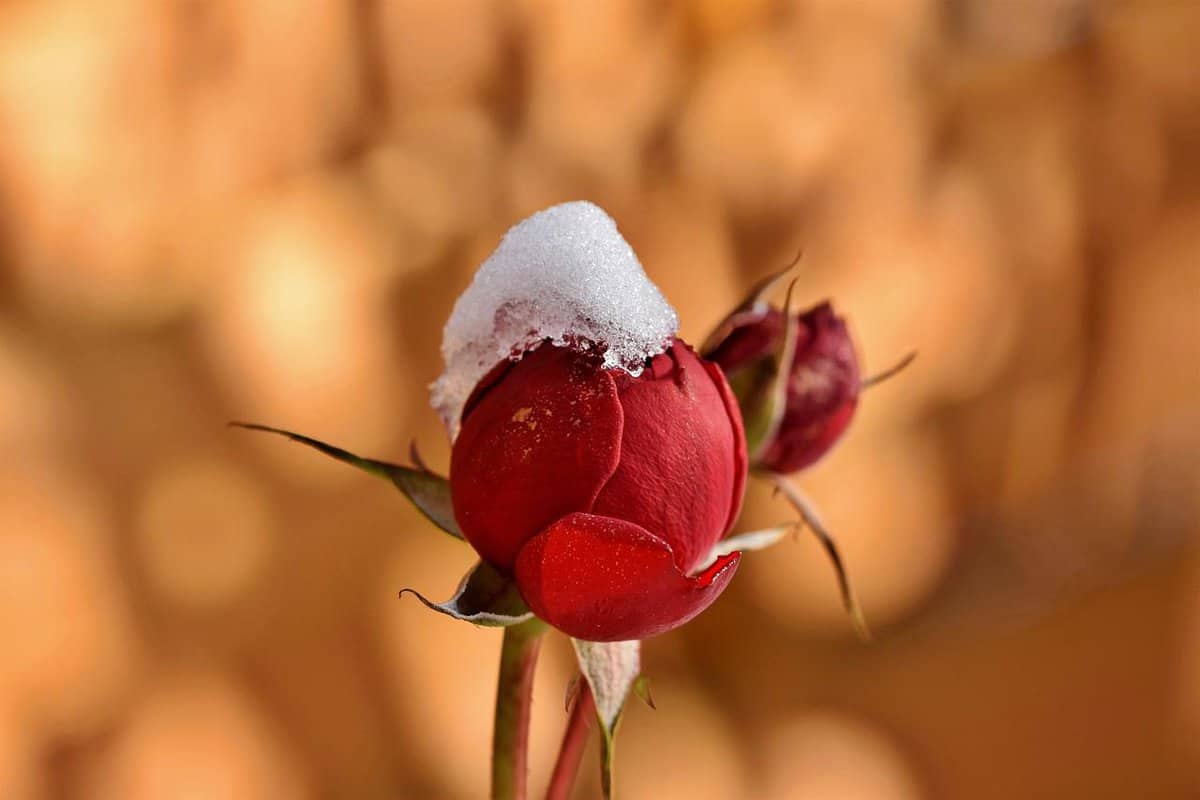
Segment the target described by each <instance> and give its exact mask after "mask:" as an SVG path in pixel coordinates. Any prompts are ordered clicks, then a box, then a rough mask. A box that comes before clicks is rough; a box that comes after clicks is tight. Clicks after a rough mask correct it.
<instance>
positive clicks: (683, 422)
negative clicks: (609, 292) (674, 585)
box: [590, 341, 745, 571]
mask: <svg viewBox="0 0 1200 800" xmlns="http://www.w3.org/2000/svg"><path fill="white" fill-rule="evenodd" d="M710 376H711V373H710V372H709V369H708V368H707V367H706V365H705V364H704V362H703V361H701V360H700V358H699V357H697V356H696V354H695V353H693V352H692V349H691V348H690V347H688V346H687V345H685V344H683V343H682V342H679V341H676V342H675V343H674V344H673V345H672V346H671V349H670V350H669V351H668V352H667V353H664V354H663V355H660V356H656V357H655V358H654V359H653V361H651V363H650V367H649V368H648V369H647V370H646V371H645V372H644V373H643V374H642V375H641V376H640V377H638V378H627V377H623V378H619V379H618V383H617V385H618V388H619V390H620V397H621V407H622V408H623V409H624V411H625V423H624V433H623V435H622V439H621V463H620V465H619V466H618V467H617V471H616V472H615V473H613V476H612V479H611V480H610V481H609V482H608V484H607V485H606V486H605V487H604V489H603V490H602V491H601V492H600V494H599V496H598V497H597V498H596V503H595V505H594V506H592V508H591V509H590V510H591V511H592V512H593V513H595V514H602V515H604V516H609V517H618V518H621V519H626V520H629V521H630V522H634V523H636V524H638V525H640V526H642V527H643V528H645V529H646V530H648V531H651V532H653V533H654V534H655V535H657V536H660V537H662V538H663V540H664V541H666V542H667V543H668V544H669V545H670V546H671V548H672V550H674V552H675V555H676V556H677V557H678V558H679V568H680V569H681V570H684V571H689V570H691V569H693V568H694V567H695V566H696V565H697V564H698V562H699V561H700V560H701V559H703V558H704V557H705V555H707V554H708V551H709V550H710V549H711V548H712V546H713V544H714V543H716V542H717V541H718V540H719V539H720V538H721V536H723V535H724V533H725V531H726V530H727V528H728V526H729V520H730V515H731V513H732V512H735V511H736V509H735V508H733V506H736V505H738V504H740V501H741V491H740V489H741V482H742V481H743V480H744V478H745V474H744V473H745V458H744V453H743V454H742V458H741V460H740V461H739V457H738V453H739V447H740V448H744V447H745V445H744V443H743V439H742V437H741V436H740V433H741V428H740V426H738V427H737V428H736V432H735V427H734V425H732V424H731V422H730V410H729V408H728V407H727V402H726V400H725V399H724V398H723V397H722V395H721V392H720V389H719V388H718V384H717V383H716V382H715V380H714V379H713V378H712V377H710ZM735 495H736V498H737V499H736V500H735V499H734V497H735Z"/></svg>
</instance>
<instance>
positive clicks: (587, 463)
mask: <svg viewBox="0 0 1200 800" xmlns="http://www.w3.org/2000/svg"><path fill="white" fill-rule="evenodd" d="M622 417H623V415H622V410H621V404H620V402H619V401H618V399H617V391H616V387H615V385H614V383H613V380H612V378H611V377H610V376H609V375H608V374H607V373H606V372H604V371H603V370H601V369H599V368H598V367H597V366H596V365H595V364H594V362H593V361H591V360H589V359H588V358H586V357H585V356H581V355H579V354H577V353H574V352H572V351H570V350H567V349H565V348H557V347H552V346H550V345H543V346H542V347H539V348H538V349H537V350H534V351H533V352H531V353H529V354H527V355H526V356H525V357H524V358H523V359H522V360H521V361H520V362H518V363H517V364H516V365H515V366H513V367H512V368H511V369H510V370H508V371H507V373H506V374H505V375H504V379H503V380H501V381H499V382H498V383H495V385H493V386H491V388H490V389H489V390H487V391H486V392H484V393H482V394H481V396H479V397H478V399H477V400H476V401H475V404H474V407H473V408H471V409H470V410H469V412H468V413H467V414H466V417H465V419H464V420H463V425H462V430H461V432H460V433H459V435H458V438H457V439H456V440H455V442H454V450H453V452H452V453H451V457H450V488H451V496H452V500H453V503H454V516H455V518H456V519H457V521H458V524H459V527H460V528H461V529H462V532H463V535H464V536H465V537H466V539H467V541H469V542H470V543H471V545H472V546H473V547H474V548H475V549H476V551H478V552H479V554H480V556H482V557H483V559H484V560H485V561H488V562H489V563H491V564H493V565H495V566H497V567H499V568H500V569H502V570H505V571H511V570H512V567H513V563H514V562H515V560H516V557H517V551H518V550H519V549H520V547H521V545H522V544H523V543H524V542H525V540H526V539H528V538H529V537H530V536H533V535H534V534H535V533H537V532H538V531H540V530H542V529H543V528H545V527H546V526H547V525H549V524H550V523H551V522H553V521H554V520H556V519H558V518H559V517H561V516H563V515H564V514H569V513H571V512H573V511H586V510H589V509H590V508H591V507H592V503H593V501H594V500H595V498H596V494H597V493H598V492H599V491H600V488H601V487H602V486H603V485H604V484H605V482H606V481H607V480H608V479H609V477H610V476H611V475H612V474H613V471H614V470H615V469H616V467H617V460H618V458H619V456H620V443H621V428H622Z"/></svg>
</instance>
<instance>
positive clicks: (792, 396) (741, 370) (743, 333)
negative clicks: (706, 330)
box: [707, 302, 860, 474]
mask: <svg viewBox="0 0 1200 800" xmlns="http://www.w3.org/2000/svg"><path fill="white" fill-rule="evenodd" d="M789 323H790V324H789ZM722 334H723V335H722V336H721V338H720V339H719V340H718V341H716V342H715V343H714V344H710V348H711V349H710V350H709V351H708V352H707V357H708V358H709V359H711V360H712V361H715V362H716V363H717V364H719V365H720V367H721V369H722V370H724V372H725V375H726V376H727V377H728V378H729V382H730V384H731V385H732V387H733V391H734V393H735V394H736V395H737V397H738V401H739V403H741V406H742V410H743V413H744V414H745V415H746V419H747V423H746V427H747V438H748V440H749V448H750V454H751V461H752V464H753V466H754V467H756V468H759V469H764V470H767V471H769V472H775V473H785V474H786V473H790V472H797V471H799V470H801V469H803V468H805V467H807V466H809V465H810V464H812V463H813V462H815V461H816V460H817V459H819V458H820V457H821V456H823V455H825V453H826V452H828V451H829V449H830V448H831V447H833V445H834V443H835V442H837V440H838V439H839V438H840V437H841V435H842V433H843V432H844V431H845V430H846V427H847V426H848V425H849V424H850V420H851V419H852V418H853V417H854V410H855V408H856V407H857V406H858V393H859V388H860V381H859V371H858V359H857V358H856V357H855V354H854V344H853V342H851V340H850V334H849V332H848V331H847V330H846V323H845V322H844V321H843V320H842V319H841V318H840V317H838V316H837V315H836V314H834V312H833V307H832V306H831V305H830V304H829V303H828V302H823V303H820V304H818V305H816V306H814V307H813V308H810V309H809V310H808V311H805V312H803V313H800V314H794V315H792V317H791V319H790V320H789V318H788V317H787V316H786V315H785V314H784V312H783V311H780V310H779V309H777V308H773V307H769V306H765V305H762V306H760V307H758V308H751V309H748V310H745V311H742V312H739V313H737V314H735V315H734V316H733V317H731V318H730V320H729V321H728V322H727V325H726V327H725V330H724V331H723V332H722ZM781 361H782V362H786V363H788V364H789V367H788V370H787V373H786V375H779V381H777V380H776V376H777V370H776V367H775V365H776V363H780V362H781ZM780 400H782V402H779V401H780Z"/></svg>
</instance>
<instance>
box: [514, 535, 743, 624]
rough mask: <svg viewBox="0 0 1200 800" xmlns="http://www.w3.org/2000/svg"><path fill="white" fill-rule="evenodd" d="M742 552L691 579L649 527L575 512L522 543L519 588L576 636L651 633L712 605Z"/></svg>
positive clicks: (537, 609) (529, 601) (532, 603)
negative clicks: (648, 529)
mask: <svg viewBox="0 0 1200 800" xmlns="http://www.w3.org/2000/svg"><path fill="white" fill-rule="evenodd" d="M740 556H741V554H740V553H732V554H730V555H727V556H722V557H721V558H719V559H717V561H716V562H715V563H714V564H713V565H712V566H711V567H709V568H708V569H707V570H705V571H704V572H703V573H701V574H700V575H697V576H694V577H688V576H686V575H684V574H683V573H681V572H680V571H679V569H678V568H677V567H676V566H675V555H674V553H672V552H671V547H670V545H668V544H667V543H666V542H665V541H663V540H662V539H660V538H658V537H657V536H655V535H654V534H652V533H650V532H649V531H647V530H646V529H645V528H642V527H640V526H638V525H635V524H633V523H631V522H625V521H624V520H619V519H613V518H611V517H601V516H597V515H595V514H570V515H568V516H566V517H563V518H562V519H560V520H558V521H557V522H555V523H554V524H553V525H551V526H550V527H548V528H546V530H544V531H542V532H541V533H539V534H538V535H537V536H535V537H533V538H532V539H530V540H529V541H528V542H526V543H525V546H524V547H523V548H521V553H520V555H519V556H518V557H517V570H516V576H517V588H518V589H519V590H520V592H521V596H522V597H523V598H524V599H525V602H526V604H528V605H529V607H530V608H531V609H532V610H533V612H534V613H535V614H537V615H538V616H539V617H541V618H542V619H544V620H546V621H547V622H549V623H550V624H551V625H553V626H554V627H556V628H558V629H559V630H561V631H563V632H564V633H567V634H569V635H571V636H574V637H575V638H577V639H584V640H587V641H595V642H614V641H624V640H627V639H645V638H647V637H649V636H655V635H657V634H660V633H664V632H666V631H669V630H671V629H672V628H676V627H678V626H680V625H682V624H684V623H685V622H687V621H688V620H690V619H692V618H693V617H695V616H696V615H697V614H699V613H700V612H701V611H703V610H704V609H706V608H708V606H709V605H711V604H712V602H713V601H714V600H716V599H717V596H718V595H720V594H721V592H722V591H724V589H725V586H726V585H728V583H729V581H730V579H731V578H733V573H734V572H736V571H737V563H738V559H739V558H740Z"/></svg>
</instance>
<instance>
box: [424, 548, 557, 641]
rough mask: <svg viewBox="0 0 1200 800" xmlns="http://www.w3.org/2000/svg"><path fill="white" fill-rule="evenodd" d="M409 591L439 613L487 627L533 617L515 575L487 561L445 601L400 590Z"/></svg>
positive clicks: (520, 621) (468, 575)
mask: <svg viewBox="0 0 1200 800" xmlns="http://www.w3.org/2000/svg"><path fill="white" fill-rule="evenodd" d="M405 592H408V593H409V594H412V595H413V596H415V597H416V598H417V599H418V600H420V601H421V602H422V603H424V604H425V605H426V606H427V607H428V608H430V609H432V610H434V611H436V612H438V613H439V614H445V615H447V616H450V617H454V618H455V619H461V620H462V621H463V622H470V623H471V624H472V625H479V626H482V627H485V628H505V627H508V626H509V625H517V624H519V623H522V622H526V621H528V620H530V619H532V618H533V612H532V611H530V610H529V608H528V607H526V605H525V601H523V600H522V599H521V595H520V593H519V592H518V591H517V586H516V583H514V582H513V580H512V578H509V577H508V576H507V575H503V574H501V573H500V572H499V571H497V570H496V568H495V567H493V566H491V565H490V564H488V563H487V562H484V561H480V562H479V563H478V564H476V565H475V566H474V567H472V568H471V571H470V572H468V573H467V574H466V577H464V578H463V579H462V582H461V583H459V585H458V590H457V591H455V592H454V596H453V597H451V598H450V599H449V600H447V601H446V602H444V603H435V602H433V601H432V600H429V599H428V598H426V597H425V596H424V595H423V594H421V593H420V592H418V591H417V590H416V589H401V590H400V594H401V595H403V594H404V593H405Z"/></svg>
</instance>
